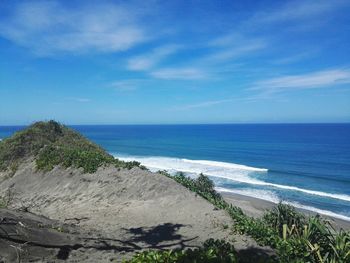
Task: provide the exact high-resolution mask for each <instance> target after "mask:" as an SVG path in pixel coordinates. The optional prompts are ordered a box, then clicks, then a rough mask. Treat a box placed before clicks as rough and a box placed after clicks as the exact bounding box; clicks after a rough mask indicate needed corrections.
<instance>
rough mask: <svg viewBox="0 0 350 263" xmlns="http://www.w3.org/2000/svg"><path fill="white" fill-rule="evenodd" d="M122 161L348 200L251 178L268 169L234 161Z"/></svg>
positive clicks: (127, 158)
mask: <svg viewBox="0 0 350 263" xmlns="http://www.w3.org/2000/svg"><path fill="white" fill-rule="evenodd" d="M115 157H116V158H119V159H121V160H123V161H133V160H136V161H139V162H140V163H141V164H142V165H145V166H146V167H147V168H149V169H150V170H151V171H154V172H155V171H158V170H167V171H168V172H170V173H172V172H178V171H181V172H184V173H189V174H196V175H199V174H200V173H203V174H205V175H208V176H212V177H217V178H224V179H228V180H232V181H235V182H238V183H245V184H251V185H258V186H267V187H271V188H278V189H283V190H287V191H296V192H302V193H305V194H309V195H316V196H322V197H327V198H333V199H338V200H342V201H347V202H350V196H349V195H344V194H335V193H326V192H321V191H316V190H310V189H304V188H299V187H296V186H289V185H281V184H274V183H269V182H266V181H262V180H260V179H256V178H253V177H252V176H251V175H252V173H267V172H268V169H265V168H257V167H251V166H246V165H241V164H235V163H226V162H218V161H209V160H189V159H182V158H171V157H158V156H151V157H148V156H122V155H115Z"/></svg>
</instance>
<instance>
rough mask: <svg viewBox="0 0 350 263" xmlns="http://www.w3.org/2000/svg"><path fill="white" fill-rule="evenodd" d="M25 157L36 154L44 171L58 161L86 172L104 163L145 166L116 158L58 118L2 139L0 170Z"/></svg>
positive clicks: (14, 167)
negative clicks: (62, 123) (57, 120)
mask: <svg viewBox="0 0 350 263" xmlns="http://www.w3.org/2000/svg"><path fill="white" fill-rule="evenodd" d="M25 158H34V159H35V161H36V165H37V168H38V169H39V170H45V171H49V170H52V169H53V168H54V167H55V166H56V165H61V166H64V167H71V166H72V167H76V168H83V170H84V172H86V173H93V172H96V170H97V169H98V168H99V167H100V166H103V165H115V166H116V167H118V168H128V169H130V168H132V167H134V166H139V167H141V168H144V167H142V166H141V165H140V163H138V162H123V161H120V160H118V159H115V158H114V157H113V156H111V155H110V154H108V153H107V152H106V151H105V150H103V149H102V148H101V147H99V146H98V145H96V144H94V143H92V142H90V141H89V140H87V139H86V138H84V137H83V136H82V135H80V134H79V133H77V132H75V131H74V130H72V129H70V128H68V127H66V126H64V125H61V124H59V123H57V122H55V121H49V122H37V123H34V124H33V125H31V126H29V127H28V128H27V129H25V130H23V131H19V132H17V133H15V134H14V135H13V136H12V137H10V138H7V139H4V140H3V141H0V171H1V170H2V171H4V170H9V171H10V172H12V173H14V172H15V171H16V169H17V167H18V164H19V163H20V161H22V160H24V159H25Z"/></svg>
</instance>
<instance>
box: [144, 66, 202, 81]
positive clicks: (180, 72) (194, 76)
mask: <svg viewBox="0 0 350 263" xmlns="http://www.w3.org/2000/svg"><path fill="white" fill-rule="evenodd" d="M150 75H151V76H152V77H154V78H158V79H167V80H171V79H172V80H174V79H180V80H198V79H205V78H207V77H208V75H207V74H206V73H205V72H204V71H203V70H201V69H199V68H187V67H177V68H163V69H158V70H154V71H151V72H150Z"/></svg>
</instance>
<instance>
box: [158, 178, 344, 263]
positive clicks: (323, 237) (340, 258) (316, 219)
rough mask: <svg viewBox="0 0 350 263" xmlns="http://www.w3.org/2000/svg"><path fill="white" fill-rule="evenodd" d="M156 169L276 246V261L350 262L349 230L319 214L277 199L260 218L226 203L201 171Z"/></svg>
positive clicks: (258, 238)
mask: <svg viewBox="0 0 350 263" xmlns="http://www.w3.org/2000/svg"><path fill="white" fill-rule="evenodd" d="M159 173H161V174H163V175H166V176H168V177H170V178H172V179H174V180H175V181H176V182H178V183H180V184H182V185H183V186H185V187H187V188H188V189H190V190H191V191H194V192H196V193H197V194H199V195H200V196H202V197H203V198H205V199H206V200H208V201H209V202H211V203H212V204H214V205H215V206H216V207H217V208H220V209H223V210H226V211H227V212H228V214H229V215H230V216H231V218H232V219H233V220H234V221H235V224H234V225H233V230H234V231H235V232H237V233H241V234H247V235H249V236H251V237H253V238H254V239H255V240H256V241H257V242H258V243H259V244H260V245H267V246H271V247H273V248H275V250H276V252H277V255H278V261H279V262H319V263H336V262H337V263H349V262H350V232H346V231H344V230H340V231H338V232H336V231H335V230H334V229H333V227H332V226H331V224H330V223H329V221H327V220H324V219H322V218H321V217H320V216H318V215H316V216H312V217H309V218H307V217H305V215H304V214H302V213H300V212H298V211H296V210H295V208H294V207H292V206H289V205H286V204H282V203H280V204H278V205H277V206H276V207H275V208H274V209H272V210H270V211H268V212H267V213H266V214H265V215H264V216H263V218H252V217H249V216H247V215H245V214H244V213H243V211H242V210H241V209H240V208H238V207H235V206H233V205H232V204H229V203H227V202H226V201H225V200H224V199H223V198H222V196H221V195H220V194H219V193H217V192H216V191H215V189H214V184H213V182H212V181H211V180H210V179H209V178H208V177H206V176H204V175H202V174H201V175H200V176H199V177H198V178H197V179H192V178H189V177H187V176H185V175H184V174H183V173H178V174H176V175H174V176H171V175H170V174H168V173H167V172H165V171H160V172H159Z"/></svg>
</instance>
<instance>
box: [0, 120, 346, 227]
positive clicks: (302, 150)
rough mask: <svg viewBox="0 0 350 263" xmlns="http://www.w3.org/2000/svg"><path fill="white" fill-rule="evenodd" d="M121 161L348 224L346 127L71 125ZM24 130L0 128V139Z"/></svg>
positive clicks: (290, 125)
mask: <svg viewBox="0 0 350 263" xmlns="http://www.w3.org/2000/svg"><path fill="white" fill-rule="evenodd" d="M72 127H73V128H74V129H76V130H78V131H79V132H81V133H82V134H84V135H85V136H86V137H88V138H89V139H91V140H93V141H94V142H96V143H98V144H99V145H101V146H102V147H104V148H105V149H107V151H109V152H110V153H111V154H113V155H114V156H116V157H118V158H121V159H123V160H137V161H140V162H141V163H142V164H144V165H145V166H147V167H149V169H151V170H154V171H157V170H164V169H165V170H168V171H169V172H176V171H183V172H185V173H187V174H188V175H189V176H196V175H198V174H199V173H204V174H206V175H208V176H210V177H211V179H213V180H214V182H215V184H216V186H217V190H219V191H223V192H232V193H238V194H242V195H247V196H252V197H256V198H260V199H264V200H269V201H272V202H279V201H280V200H282V201H285V202H288V203H290V204H292V205H294V206H297V207H300V208H305V209H309V210H313V211H316V212H319V213H321V214H328V215H332V216H336V217H338V218H342V219H345V220H349V221H350V124H232V125H231V124H227V125H226V124H225V125H109V126H102V125H100V126H72ZM21 128H23V127H18V126H17V127H13V126H12V127H1V126H0V138H5V137H7V136H10V135H11V134H12V133H13V132H15V131H16V130H19V129H21Z"/></svg>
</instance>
